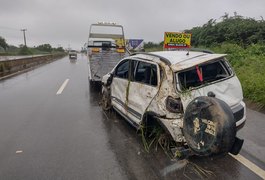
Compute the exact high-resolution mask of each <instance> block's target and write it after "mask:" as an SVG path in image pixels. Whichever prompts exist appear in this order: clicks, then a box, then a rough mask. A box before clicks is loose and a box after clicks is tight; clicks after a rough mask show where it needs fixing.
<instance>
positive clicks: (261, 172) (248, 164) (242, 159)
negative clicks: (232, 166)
mask: <svg viewBox="0 0 265 180" xmlns="http://www.w3.org/2000/svg"><path fill="white" fill-rule="evenodd" d="M229 154H230V153H229ZM230 156H232V157H233V158H235V159H236V160H238V161H239V162H241V163H242V164H243V165H244V166H246V167H247V168H248V169H250V170H251V171H253V172H254V173H255V174H257V175H258V176H259V177H261V178H262V179H265V171H264V170H263V169H261V168H260V167H258V166H257V165H256V164H254V163H252V162H250V161H249V160H248V159H246V158H245V157H243V156H241V155H240V154H238V155H236V156H235V155H233V154H230Z"/></svg>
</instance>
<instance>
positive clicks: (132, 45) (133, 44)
mask: <svg viewBox="0 0 265 180" xmlns="http://www.w3.org/2000/svg"><path fill="white" fill-rule="evenodd" d="M127 47H128V49H129V50H134V51H141V50H143V49H144V40H143V39H127Z"/></svg>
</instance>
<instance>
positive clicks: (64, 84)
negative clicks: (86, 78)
mask: <svg viewBox="0 0 265 180" xmlns="http://www.w3.org/2000/svg"><path fill="white" fill-rule="evenodd" d="M68 82H69V79H66V80H65V81H64V82H63V84H62V85H61V87H60V89H59V90H58V91H57V93H56V94H57V95H59V94H62V92H63V90H64V88H65V87H66V85H67V83H68Z"/></svg>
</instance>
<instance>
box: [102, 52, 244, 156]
mask: <svg viewBox="0 0 265 180" xmlns="http://www.w3.org/2000/svg"><path fill="white" fill-rule="evenodd" d="M225 56H226V55H225V54H213V53H207V52H194V51H190V52H185V51H161V52H152V53H137V54H132V55H131V56H129V57H126V58H124V59H122V60H121V61H120V62H119V63H118V64H117V65H116V67H115V68H114V69H113V70H112V71H111V72H110V73H109V74H107V75H105V76H104V77H103V79H102V84H103V88H102V93H103V95H102V107H103V109H104V110H108V109H110V108H114V109H115V110H116V111H117V112H118V113H119V114H121V115H122V116H123V117H124V118H125V119H126V120H127V121H128V122H129V123H130V124H132V125H133V126H135V127H136V128H140V127H143V126H150V125H152V124H154V122H156V123H158V124H159V125H160V126H161V127H162V128H163V129H164V130H165V131H166V132H167V133H168V134H170V136H171V138H172V139H173V140H174V141H175V142H176V143H178V144H183V145H184V146H186V147H187V148H188V149H189V150H190V151H191V152H192V153H193V154H196V155H201V156H207V155H212V154H219V153H227V152H231V153H233V154H238V153H239V151H240V149H241V147H242V145H243V140H241V139H239V138H237V137H236V132H237V131H238V130H239V129H240V128H242V127H243V126H244V124H245V121H246V107H245V103H244V102H243V101H242V100H243V93H242V88H241V84H240V82H239V80H238V78H237V76H236V75H235V73H234V71H233V70H232V68H231V66H230V65H229V63H228V61H227V60H226V58H225Z"/></svg>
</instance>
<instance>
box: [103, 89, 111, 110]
mask: <svg viewBox="0 0 265 180" xmlns="http://www.w3.org/2000/svg"><path fill="white" fill-rule="evenodd" d="M101 106H102V109H103V110H105V111H108V110H110V109H111V100H110V92H109V90H107V88H104V89H103V91H102V99H101Z"/></svg>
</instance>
